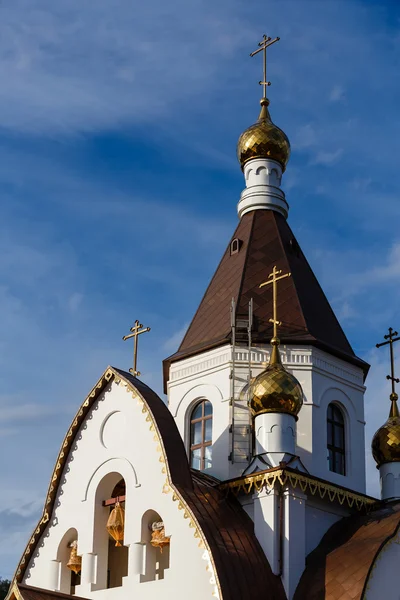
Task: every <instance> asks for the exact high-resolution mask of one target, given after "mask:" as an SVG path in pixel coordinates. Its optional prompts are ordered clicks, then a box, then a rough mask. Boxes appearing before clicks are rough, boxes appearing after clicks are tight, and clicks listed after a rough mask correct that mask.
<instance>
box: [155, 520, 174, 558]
mask: <svg viewBox="0 0 400 600" xmlns="http://www.w3.org/2000/svg"><path fill="white" fill-rule="evenodd" d="M151 529H152V532H151V540H150V544H151V545H152V546H154V548H160V552H161V553H162V551H163V548H165V546H169V542H170V539H171V538H169V537H166V536H165V527H164V523H163V522H162V521H158V522H155V523H153V524H152V525H151Z"/></svg>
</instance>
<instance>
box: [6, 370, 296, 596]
mask: <svg viewBox="0 0 400 600" xmlns="http://www.w3.org/2000/svg"><path fill="white" fill-rule="evenodd" d="M112 381H116V382H119V383H121V382H122V383H123V385H125V386H126V387H127V390H128V391H129V392H131V393H132V394H133V395H134V396H135V397H136V398H139V399H140V400H141V401H142V402H143V408H142V412H143V413H144V418H145V419H146V421H148V422H149V423H150V424H149V427H150V429H151V430H153V431H154V432H155V434H156V436H157V439H158V451H159V452H160V453H161V455H160V462H162V463H163V464H164V465H165V472H166V482H165V485H164V490H163V491H164V492H165V493H170V494H171V496H172V501H175V502H177V506H178V509H179V510H181V511H182V517H183V518H185V520H186V522H187V523H188V526H190V527H191V528H192V530H193V534H194V536H195V537H196V538H198V539H199V547H202V548H204V549H206V550H208V553H209V556H210V575H211V574H212V572H213V575H214V577H215V586H216V587H217V589H218V596H219V598H221V599H223V600H242V598H245V597H246V598H256V597H257V596H258V594H259V590H260V589H262V588H263V587H266V588H267V589H268V590H269V598H271V600H285V599H286V596H285V592H284V589H283V585H282V582H281V579H280V578H279V577H277V576H275V575H273V573H272V571H271V568H270V565H269V563H268V560H267V558H266V556H265V554H264V552H263V550H262V548H261V546H260V544H259V542H258V540H257V538H256V536H255V535H254V526H253V523H252V521H251V519H250V517H249V516H248V515H247V514H246V512H245V511H244V509H243V508H242V507H241V505H240V504H239V502H238V501H237V500H236V499H235V498H226V497H225V494H224V493H223V492H222V491H221V490H219V489H218V488H217V486H218V483H219V482H218V481H216V480H214V479H213V478H211V477H207V476H206V475H204V474H202V473H196V472H193V471H192V472H191V470H190V468H189V463H188V460H187V455H186V451H185V447H184V444H183V441H182V438H181V436H180V434H179V431H178V429H177V427H176V424H175V421H174V418H173V416H172V415H171V413H170V411H169V410H168V408H167V406H166V405H165V404H164V402H163V401H162V400H161V398H160V397H159V396H158V395H157V394H156V393H155V392H154V391H153V390H151V389H150V388H149V387H148V386H147V385H145V384H144V383H143V382H142V381H140V380H138V379H137V378H135V377H133V376H132V375H130V374H129V373H126V372H125V371H121V370H119V369H116V368H113V367H108V368H107V369H106V371H105V372H104V373H103V375H102V376H101V377H100V379H99V381H98V382H97V384H96V385H95V386H94V388H93V389H92V390H91V392H90V393H89V395H88V396H87V397H86V398H85V400H84V402H83V403H82V405H81V407H80V409H79V410H78V412H77V414H76V416H75V418H74V419H73V421H72V424H71V426H70V428H69V429H68V432H67V435H66V436H65V438H64V441H63V444H62V446H61V450H60V452H59V454H58V457H57V461H56V465H55V468H54V470H53V474H52V477H51V480H50V485H49V489H48V492H47V496H46V501H45V505H44V508H43V513H42V516H41V518H40V520H39V523H38V525H37V527H36V528H35V530H34V532H33V534H32V536H31V538H30V540H29V542H28V544H27V546H26V548H25V551H24V553H23V555H22V558H21V560H20V562H19V564H18V567H17V570H16V572H15V575H14V578H13V585H12V586H11V588H10V591H9V594H8V596H7V598H8V599H9V600H11V598H12V593H13V590H14V591H15V590H16V589H18V587H19V586H21V585H23V584H21V582H22V580H23V577H24V574H25V572H26V569H27V567H28V564H29V561H30V559H31V557H32V555H33V553H34V551H35V549H36V547H37V544H38V543H39V541H40V538H41V536H42V535H43V533H44V531H45V529H46V527H47V526H48V523H49V521H50V517H51V514H52V512H53V509H54V504H55V499H56V495H57V490H58V487H59V485H60V482H61V477H62V473H63V470H64V466H65V464H66V461H67V459H68V456H69V453H70V450H71V448H72V446H73V443H74V440H75V438H76V436H77V434H78V432H79V429H80V427H81V425H82V424H83V422H84V420H85V418H86V416H87V414H88V413H89V411H90V409H91V407H92V405H93V403H94V402H95V401H96V399H97V398H98V397H99V395H100V394H101V393H102V391H103V390H104V389H105V388H106V386H107V385H108V384H110V383H111V382H112ZM27 587H28V588H29V586H27ZM19 600H21V599H19Z"/></svg>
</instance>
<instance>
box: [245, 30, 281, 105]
mask: <svg viewBox="0 0 400 600" xmlns="http://www.w3.org/2000/svg"><path fill="white" fill-rule="evenodd" d="M279 40H280V38H278V37H276V38H274V39H272V38H270V37H269V36H267V35H265V33H264V35H263V39H262V40H261V42H259V43H258V45H259V48H258V49H257V50H254V52H252V53H251V54H250V56H255V55H256V54H258V53H259V52H263V65H264V77H263V81H259V82H258V83H259V84H260V85H262V86H263V98H266V97H267V87H268V86H269V85H271V82H270V81H267V48H268V46H272V44H275V42H279Z"/></svg>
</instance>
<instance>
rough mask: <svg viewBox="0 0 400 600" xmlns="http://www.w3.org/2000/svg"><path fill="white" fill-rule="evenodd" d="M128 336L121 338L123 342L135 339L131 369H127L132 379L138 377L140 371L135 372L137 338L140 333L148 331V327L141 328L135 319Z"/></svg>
mask: <svg viewBox="0 0 400 600" xmlns="http://www.w3.org/2000/svg"><path fill="white" fill-rule="evenodd" d="M130 331H131V332H132V333H130V334H129V335H124V337H123V338H122V339H123V340H124V342H125V341H126V340H129V339H130V338H135V340H134V344H133V369H129V373H132V375H133V376H134V377H139V375H140V371H138V370H137V355H138V337H139V335H140V334H141V333H146V332H147V331H150V327H143V325H142V324H141V323H139V321H138V320H137V319H136V321H135V324H134V326H133V327H131V329H130Z"/></svg>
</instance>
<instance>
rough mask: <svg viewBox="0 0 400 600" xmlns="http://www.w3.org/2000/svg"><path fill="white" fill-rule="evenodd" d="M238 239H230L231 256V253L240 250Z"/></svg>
mask: <svg viewBox="0 0 400 600" xmlns="http://www.w3.org/2000/svg"><path fill="white" fill-rule="evenodd" d="M240 246H241V243H240V240H239V239H238V238H235V239H234V240H232V241H231V256H232V254H237V253H238V252H239V250H240Z"/></svg>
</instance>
